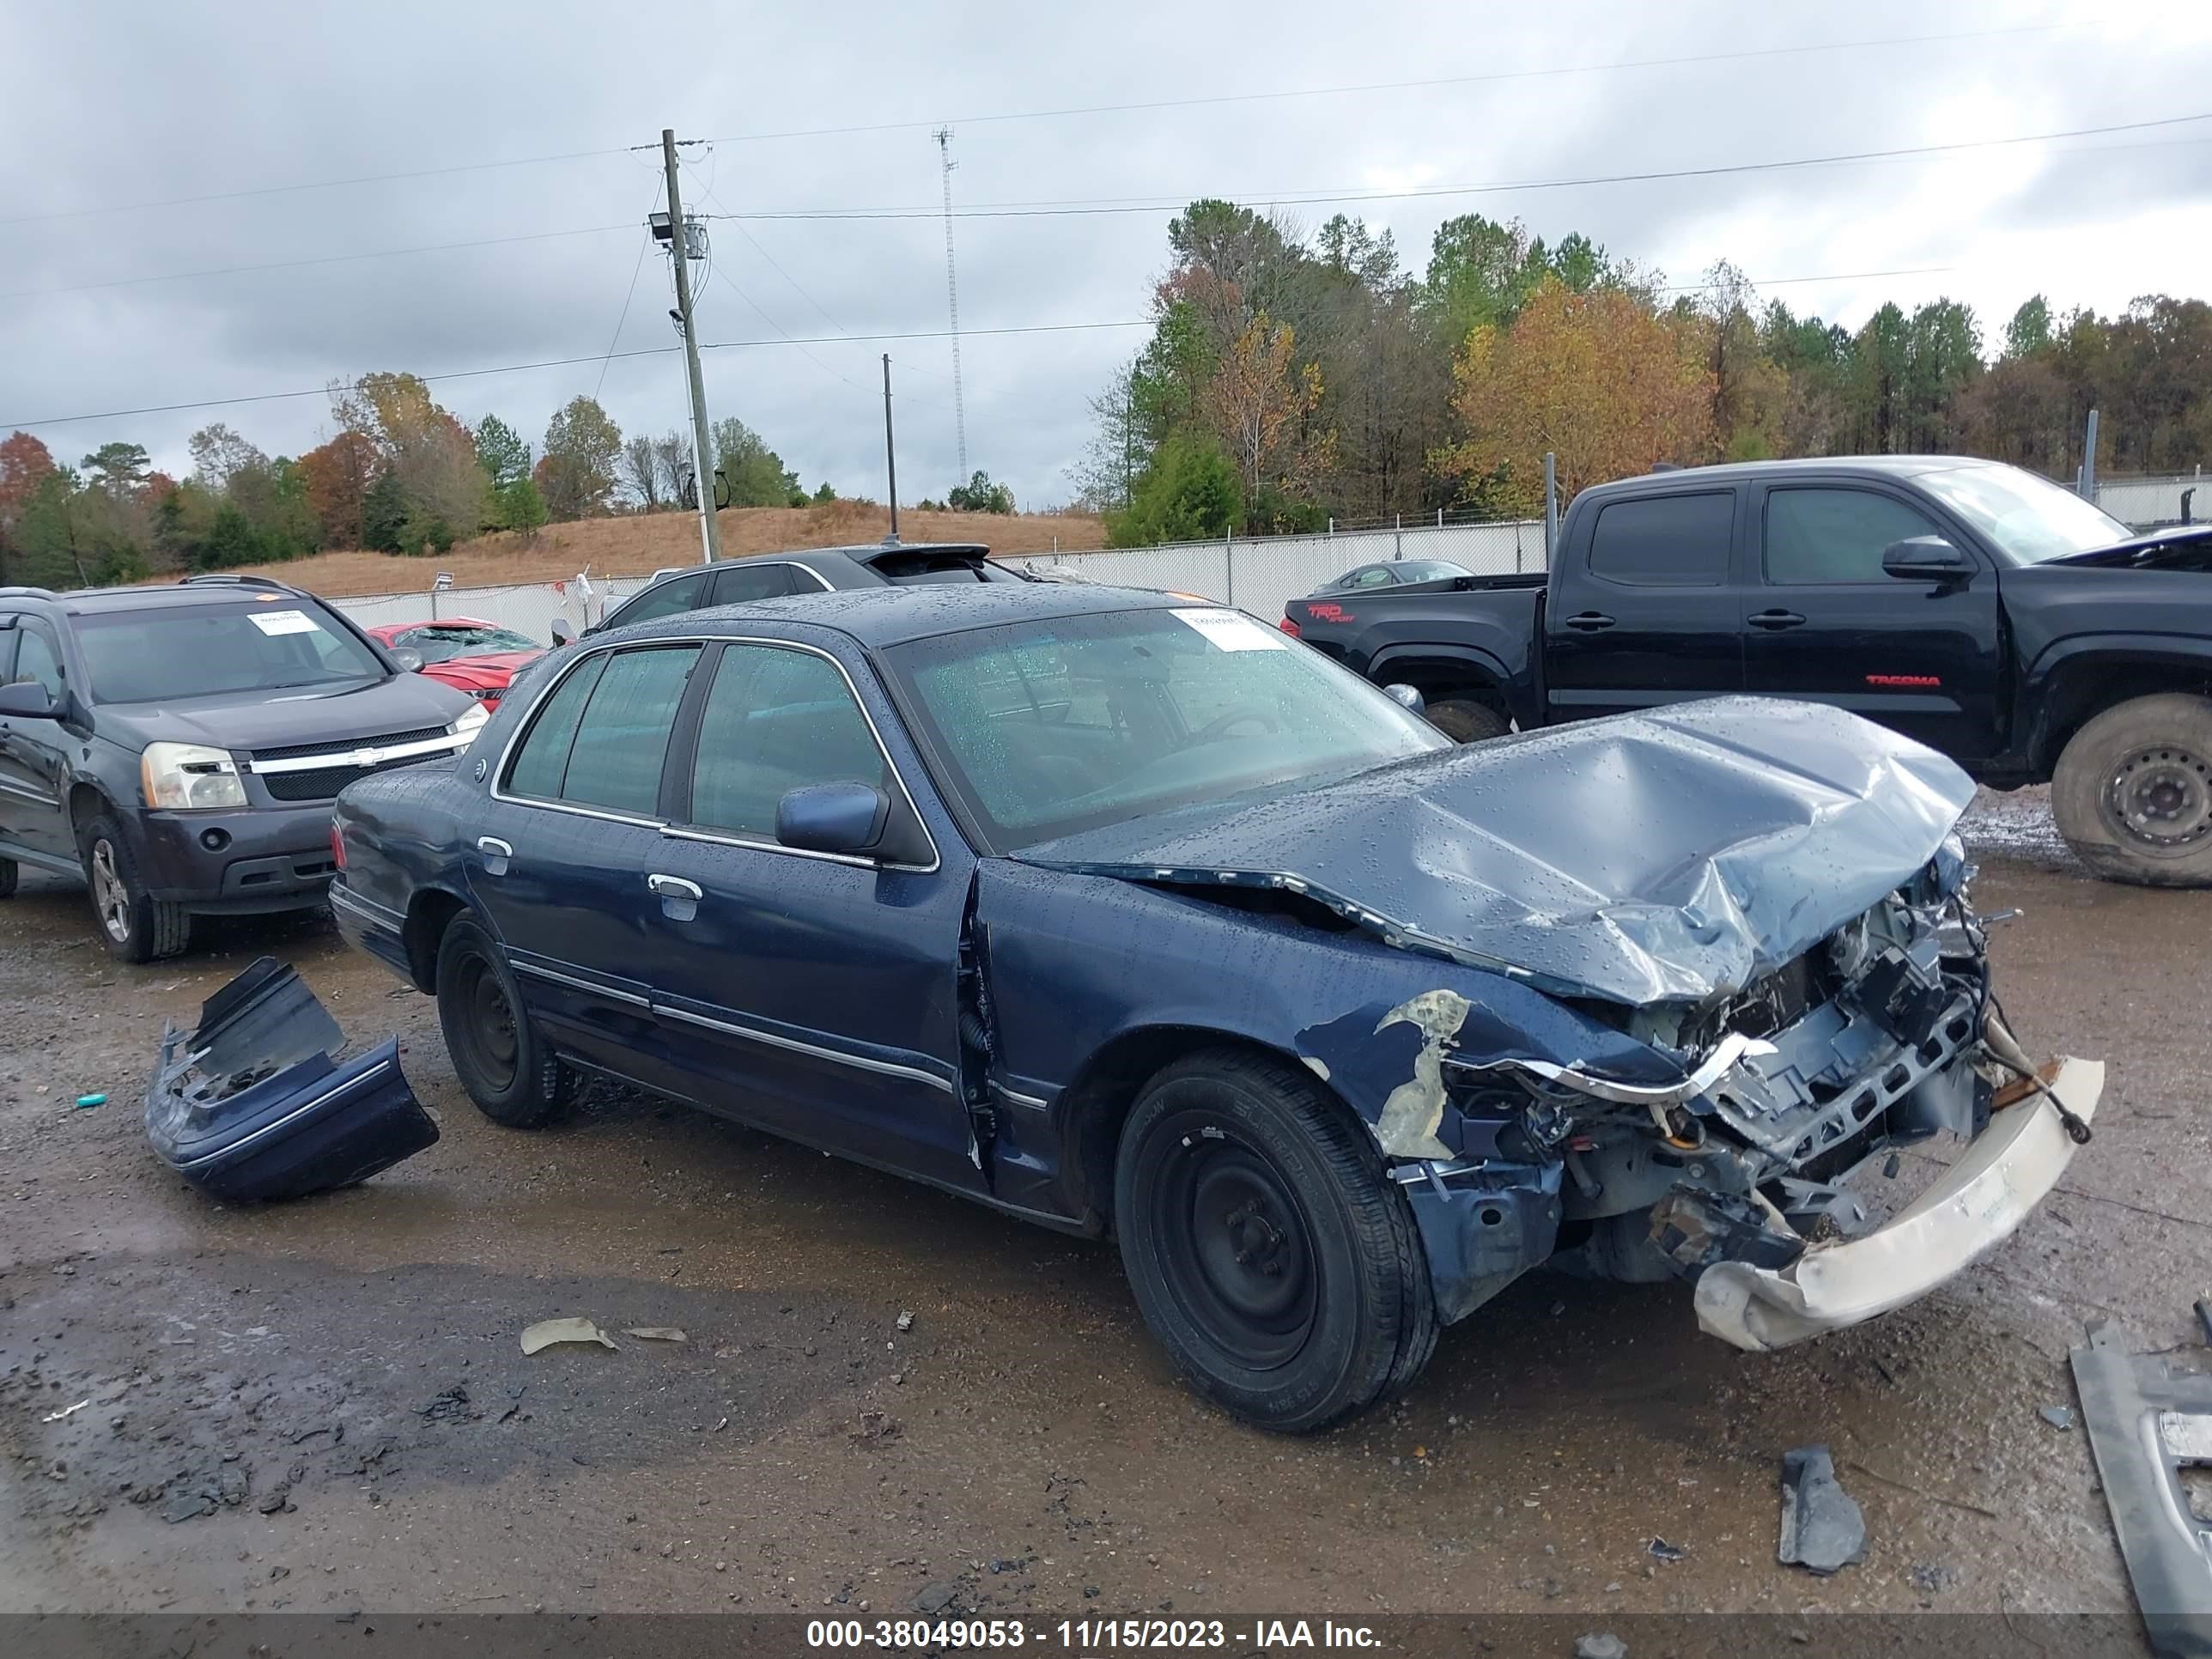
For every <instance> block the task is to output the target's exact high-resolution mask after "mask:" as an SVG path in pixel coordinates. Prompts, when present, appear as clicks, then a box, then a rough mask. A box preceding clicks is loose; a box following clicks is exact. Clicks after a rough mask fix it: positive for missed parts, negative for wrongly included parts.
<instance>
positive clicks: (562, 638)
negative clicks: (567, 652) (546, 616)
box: [550, 617, 576, 645]
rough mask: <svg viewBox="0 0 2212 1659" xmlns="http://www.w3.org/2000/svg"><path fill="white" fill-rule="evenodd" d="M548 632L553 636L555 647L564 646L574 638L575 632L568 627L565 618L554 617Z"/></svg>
mask: <svg viewBox="0 0 2212 1659" xmlns="http://www.w3.org/2000/svg"><path fill="white" fill-rule="evenodd" d="M550 632H551V634H552V635H553V643H554V644H556V645H566V644H568V641H571V640H573V639H574V638H575V637H576V630H575V629H573V628H571V627H569V626H568V618H567V617H554V618H553V626H552V628H551V629H550Z"/></svg>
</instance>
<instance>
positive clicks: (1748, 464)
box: [1583, 455, 2004, 495]
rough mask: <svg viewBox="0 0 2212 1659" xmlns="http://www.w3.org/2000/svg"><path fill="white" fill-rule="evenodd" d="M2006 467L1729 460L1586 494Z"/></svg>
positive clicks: (1622, 481)
mask: <svg viewBox="0 0 2212 1659" xmlns="http://www.w3.org/2000/svg"><path fill="white" fill-rule="evenodd" d="M2002 465H2004V463H2003V462H2002V461H1990V460H1984V459H1980V458H1978V457H1977V456H1972V455H1803V456H1796V457H1793V458H1791V459H1788V460H1780V461H1728V462H1723V463H1721V464H1719V465H1713V466H1684V467H1674V468H1670V469H1668V471H1663V472H1644V473H1639V474H1638V476H1637V477H1632V478H1615V479H1613V480H1612V481H1611V482H1610V483H1601V484H1592V485H1591V486H1590V487H1589V489H1586V490H1584V491H1583V495H1596V494H1599V493H1601V492H1602V493H1605V494H1608V495H1609V494H1611V493H1612V492H1613V491H1615V490H1624V489H1643V488H1644V486H1646V485H1649V484H1652V483H1682V484H1684V485H1694V484H1701V483H1740V482H1743V481H1746V480H1749V479H1754V478H1772V477H1791V476H1793V475H1796V474H1804V473H1826V474H1828V475H1830V476H1841V477H1849V476H1850V475H1851V474H1854V473H1857V474H1859V475H1861V476H1868V475H1878V476H1880V477H1890V478H1910V477H1915V476H1917V475H1918V474H1920V473H1923V472H1948V471H1954V470H1956V469H1959V468H1962V467H1976V468H1988V467H1996V466H2002Z"/></svg>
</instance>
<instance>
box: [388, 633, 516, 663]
mask: <svg viewBox="0 0 2212 1659" xmlns="http://www.w3.org/2000/svg"><path fill="white" fill-rule="evenodd" d="M399 643H400V644H401V645H403V646H404V647H406V648H407V649H409V650H410V651H419V652H420V653H422V660H423V661H424V662H451V661H452V660H453V659H454V658H455V657H483V656H489V655H490V654H491V653H494V652H496V651H540V650H543V649H544V647H543V646H541V645H539V644H538V641H535V640H533V639H532V638H531V637H530V635H527V634H518V633H516V632H515V631H514V630H513V629H512V628H476V627H467V628H463V627H454V628H442V627H441V628H417V629H410V631H409V632H407V633H405V634H403V635H400V637H399Z"/></svg>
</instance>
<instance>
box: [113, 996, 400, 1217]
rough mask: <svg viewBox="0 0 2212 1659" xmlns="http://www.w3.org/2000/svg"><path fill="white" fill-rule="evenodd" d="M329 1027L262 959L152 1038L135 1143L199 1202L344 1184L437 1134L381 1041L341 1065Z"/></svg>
mask: <svg viewBox="0 0 2212 1659" xmlns="http://www.w3.org/2000/svg"><path fill="white" fill-rule="evenodd" d="M344 1046H345V1038H344V1035H343V1033H342V1032H341V1031H340V1030H338V1025H337V1021H336V1020H334V1019H332V1018H331V1016H330V1012H329V1011H328V1010H326V1009H325V1007H324V1006H323V1005H322V1004H321V1003H320V1002H319V1001H317V1000H316V999H315V994H314V993H313V992H312V991H310V990H309V989H308V988H307V984H306V982H305V981H302V980H301V978H300V976H299V975H298V974H296V973H295V972H294V971H293V970H292V969H290V968H289V967H287V966H285V965H284V964H283V963H279V962H277V961H276V960H275V959H274V958H273V957H262V958H260V959H259V960H258V961H257V962H255V963H253V965H252V966H251V967H250V968H248V969H246V971H245V972H244V973H242V974H240V975H238V977H237V978H235V979H234V980H232V981H230V982H229V983H228V985H225V986H224V987H222V989H221V990H219V991H217V992H216V994H214V995H213V996H211V997H210V998H209V999H208V1000H206V1001H205V1002H204V1003H203V1004H201V1005H200V1017H199V1023H198V1024H197V1025H196V1026H194V1027H193V1029H192V1030H191V1031H190V1032H184V1031H179V1030H177V1029H176V1027H175V1026H174V1025H173V1024H172V1025H170V1026H169V1027H168V1028H167V1030H164V1031H163V1033H162V1036H161V1064H160V1066H158V1068H157V1069H156V1071H155V1076H154V1083H153V1086H152V1087H151V1088H150V1089H149V1091H147V1095H146V1136H147V1139H149V1141H151V1142H152V1143H153V1146H154V1152H155V1156H156V1157H158V1158H160V1159H161V1162H163V1163H164V1164H167V1165H168V1166H169V1167H170V1168H171V1169H173V1170H175V1171H176V1172H177V1173H178V1174H179V1175H181V1176H184V1177H185V1180H187V1181H189V1182H191V1183H192V1184H193V1185H194V1186H195V1187H197V1188H199V1189H200V1190H201V1191H202V1192H204V1193H206V1194H209V1195H210V1197H213V1198H219V1199H223V1200H229V1201H233V1202H240V1203H246V1202H255V1201H261V1200H275V1199H288V1198H304V1197H306V1196H307V1195H308V1194H312V1193H319V1192H327V1191H329V1190H330V1189H331V1188H337V1187H349V1186H351V1185H353V1184H354V1183H355V1182H360V1181H366V1180H367V1179H368V1177H369V1176H373V1175H375V1174H377V1173H378V1172H379V1171H380V1170H387V1169H390V1168H391V1167H392V1165H393V1164H397V1163H398V1162H399V1161H400V1160H401V1159H402V1158H411V1157H412V1156H413V1155H414V1154H416V1152H421V1151H422V1149H423V1148H424V1147H425V1146H430V1145H432V1144H433V1143H435V1141H436V1140H437V1139H438V1126H437V1125H436V1124H435V1122H433V1121H431V1119H430V1115H429V1114H428V1112H425V1111H424V1110H423V1109H422V1105H421V1104H420V1103H418V1102H417V1101H416V1098H415V1094H414V1091H412V1090H411V1089H410V1088H409V1087H408V1086H407V1079H405V1078H404V1077H403V1076H402V1075H401V1074H400V1070H399V1045H398V1040H397V1039H396V1038H395V1039H392V1040H389V1041H387V1042H384V1043H383V1044H381V1045H380V1046H379V1047H377V1048H373V1049H371V1050H370V1051H369V1052H368V1053H367V1054H360V1055H357V1056H356V1057H354V1058H352V1059H349V1060H341V1059H340V1058H338V1055H339V1054H340V1053H341V1051H342V1050H343V1048H344Z"/></svg>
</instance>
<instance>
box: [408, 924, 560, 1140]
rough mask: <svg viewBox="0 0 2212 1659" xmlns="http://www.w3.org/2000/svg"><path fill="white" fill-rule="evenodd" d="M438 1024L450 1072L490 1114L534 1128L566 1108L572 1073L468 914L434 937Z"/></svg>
mask: <svg viewBox="0 0 2212 1659" xmlns="http://www.w3.org/2000/svg"><path fill="white" fill-rule="evenodd" d="M438 1024H439V1026H440V1028H441V1030H443V1031H444V1032H445V1034H446V1051H447V1054H451V1055H452V1056H453V1074H454V1075H455V1076H456V1077H458V1078H459V1079H460V1080H461V1087H462V1088H464V1089H465V1090H466V1091H468V1096H469V1098H470V1099H471V1100H473V1101H474V1102H476V1103H477V1110H478V1111H480V1112H482V1113H483V1115H485V1116H486V1117H488V1118H489V1119H490V1120H491V1121H493V1122H495V1123H503V1124H505V1125H507V1127H508V1128H510V1129H536V1128H540V1127H544V1125H546V1124H548V1123H550V1122H552V1121H554V1120H555V1119H556V1118H558V1117H560V1116H561V1115H562V1113H564V1112H566V1111H567V1110H568V1104H569V1102H570V1101H571V1099H572V1098H573V1097H574V1094H575V1073H574V1072H572V1071H571V1070H569V1068H568V1066H564V1065H562V1063H561V1061H560V1060H559V1059H558V1058H556V1056H555V1054H553V1051H552V1050H551V1049H550V1048H548V1047H547V1046H546V1043H545V1040H544V1038H543V1037H542V1036H539V1035H538V1030H537V1028H536V1027H535V1026H533V1025H532V1024H531V1023H530V1017H529V1015H528V1014H527V1013H526V1012H525V1011H524V1007H523V1002H522V990H521V987H520V986H518V985H517V984H516V983H515V981H514V970H513V969H512V968H509V967H508V966H507V953H506V952H505V951H501V949H500V948H499V942H498V941H497V940H496V939H493V938H492V936H491V935H490V934H489V933H486V932H485V931H484V929H483V925H482V924H481V923H479V922H477V921H475V920H473V919H472V918H471V917H469V916H465V915H460V916H455V917H454V918H453V922H452V924H451V925H450V926H449V927H447V929H446V933H445V937H444V938H442V939H440V940H439V941H438Z"/></svg>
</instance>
